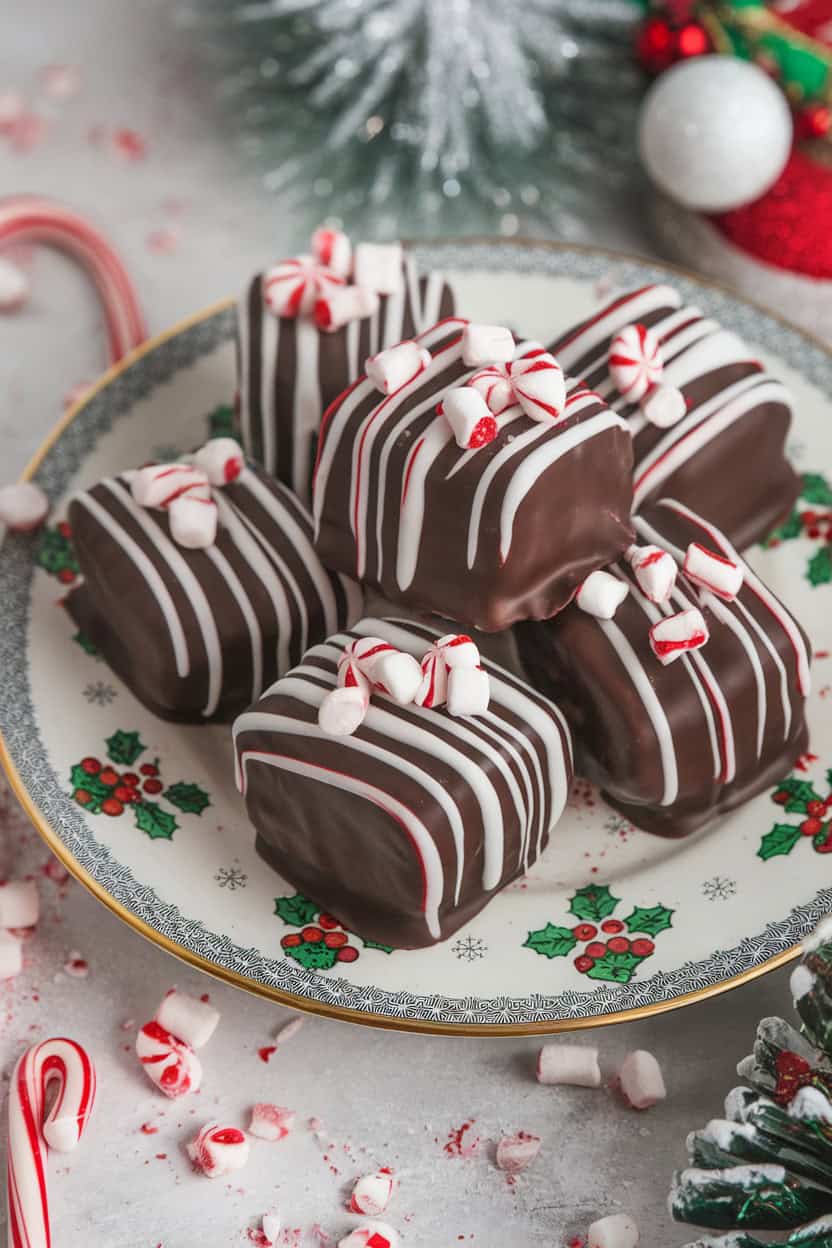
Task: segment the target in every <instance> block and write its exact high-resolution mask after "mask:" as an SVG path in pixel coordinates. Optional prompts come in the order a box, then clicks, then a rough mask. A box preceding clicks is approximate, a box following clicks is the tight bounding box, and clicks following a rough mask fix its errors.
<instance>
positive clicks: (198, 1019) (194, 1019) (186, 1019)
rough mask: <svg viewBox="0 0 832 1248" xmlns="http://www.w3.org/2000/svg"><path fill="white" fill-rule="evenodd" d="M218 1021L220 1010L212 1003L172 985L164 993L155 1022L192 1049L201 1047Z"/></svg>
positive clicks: (213, 1030) (210, 1035) (215, 1028)
mask: <svg viewBox="0 0 832 1248" xmlns="http://www.w3.org/2000/svg"><path fill="white" fill-rule="evenodd" d="M219 1021H220V1012H219V1010H215V1009H214V1007H213V1005H209V1004H208V1002H207V1001H199V1000H198V999H197V998H196V997H192V996H189V994H188V993H187V992H179V991H178V990H177V989H176V988H171V990H170V992H167V993H166V994H165V996H164V997H163V998H162V1003H161V1005H160V1006H159V1008H158V1010H157V1011H156V1022H157V1023H159V1025H160V1026H161V1027H164V1029H165V1031H169V1032H170V1033H171V1035H174V1036H176V1038H177V1040H181V1041H183V1043H184V1044H188V1045H190V1047H191V1048H192V1049H201V1048H202V1046H203V1045H205V1044H207V1043H208V1041H209V1040H210V1039H211V1037H212V1036H213V1034H214V1032H215V1031H216V1030H217V1023H218V1022H219Z"/></svg>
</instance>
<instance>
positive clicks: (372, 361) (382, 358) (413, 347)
mask: <svg viewBox="0 0 832 1248" xmlns="http://www.w3.org/2000/svg"><path fill="white" fill-rule="evenodd" d="M430 360H431V354H430V351H428V350H427V349H426V348H425V347H420V346H419V344H418V343H417V342H414V341H413V340H412V339H410V338H409V339H406V340H405V341H404V342H399V343H396V345H395V346H394V347H388V348H387V349H386V350H385V351H379V353H378V355H371V356H370V357H369V358H368V359H367V360H365V362H364V371H365V372H366V374H367V377H368V379H369V380H370V381H371V382H372V383H373V385H374V386H375V388H376V390H380V391H381V393H382V394H392V393H393V392H394V391H395V390H399V389H400V388H401V387H402V386H405V385H407V383H408V382H409V381H413V379H414V377H417V376H418V375H419V373H421V372H422V371H423V370H424V369H425V368H427V366H428V364H429V363H430Z"/></svg>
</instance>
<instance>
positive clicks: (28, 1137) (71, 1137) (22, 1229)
mask: <svg viewBox="0 0 832 1248" xmlns="http://www.w3.org/2000/svg"><path fill="white" fill-rule="evenodd" d="M52 1082H55V1083H58V1084H59V1087H58V1094H57V1097H56V1098H55V1103H54V1105H53V1106H52V1108H51V1109H50V1111H49V1113H48V1115H46V1117H44V1101H45V1098H46V1089H47V1088H48V1086H49V1084H50V1083H52ZM94 1100H95V1067H94V1066H93V1064H92V1061H91V1060H90V1057H89V1055H88V1054H87V1052H86V1051H85V1050H84V1049H82V1048H81V1046H80V1044H76V1042H75V1041H74V1040H66V1039H64V1038H58V1039H55V1040H44V1041H43V1042H42V1043H41V1044H36V1045H34V1046H33V1047H32V1048H31V1049H29V1050H28V1052H26V1053H24V1054H23V1056H22V1057H21V1058H19V1060H18V1063H17V1065H16V1066H15V1068H14V1074H13V1075H12V1081H11V1087H10V1088H9V1146H8V1183H7V1193H8V1214H9V1238H8V1245H9V1248H50V1245H51V1243H52V1235H51V1231H50V1227H49V1201H48V1197H47V1191H46V1164H45V1163H46V1154H47V1151H48V1149H50V1148H52V1149H54V1150H55V1151H56V1152H59V1153H67V1152H69V1151H70V1150H71V1149H73V1148H74V1147H75V1145H76V1144H77V1143H78V1141H79V1140H80V1138H81V1135H82V1134H83V1131H84V1128H85V1126H86V1125H87V1120H88V1119H89V1116H90V1114H91V1113H92V1107H93V1102H94Z"/></svg>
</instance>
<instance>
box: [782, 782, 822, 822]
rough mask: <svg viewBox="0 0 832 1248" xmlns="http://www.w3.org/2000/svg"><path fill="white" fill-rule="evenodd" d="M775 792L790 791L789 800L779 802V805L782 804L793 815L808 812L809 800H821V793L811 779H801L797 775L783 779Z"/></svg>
mask: <svg viewBox="0 0 832 1248" xmlns="http://www.w3.org/2000/svg"><path fill="white" fill-rule="evenodd" d="M775 793H788V795H789V796H788V800H787V801H785V802H782V803H781V802H778V805H782V807H783V809H784V810H785V811H787V812H788V813H789V814H791V815H805V814H808V811H807V809H806V808H807V806H808V804H809V802H817V801H820V793H818V792H817V790H816V789H815V787H814V785H813V784H812V783H811V781H809V780H800V779H799V778H798V777H797V776H789V777H788V778H787V779H786V780H782V781H781V782H780V784H778V786H777V788H776V789H775Z"/></svg>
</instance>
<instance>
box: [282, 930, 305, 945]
mask: <svg viewBox="0 0 832 1248" xmlns="http://www.w3.org/2000/svg"><path fill="white" fill-rule="evenodd" d="M280 943H281V945H282V946H283V948H284V949H297V947H298V945H302V944H303V941H302V940H301V938H300V936H298V934H297V932H290V933H289V935H288V936H284V937H283V939H282V940H281V942H280Z"/></svg>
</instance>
